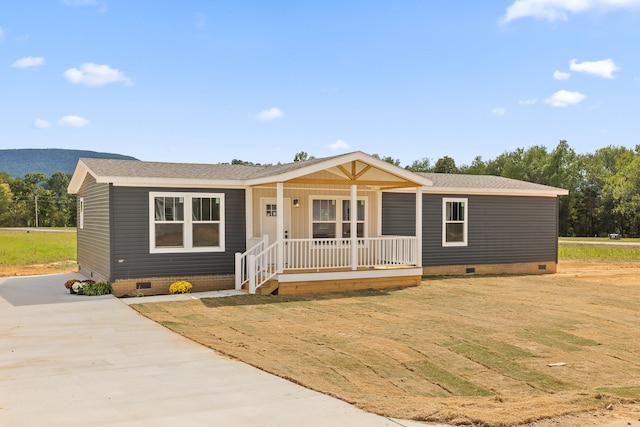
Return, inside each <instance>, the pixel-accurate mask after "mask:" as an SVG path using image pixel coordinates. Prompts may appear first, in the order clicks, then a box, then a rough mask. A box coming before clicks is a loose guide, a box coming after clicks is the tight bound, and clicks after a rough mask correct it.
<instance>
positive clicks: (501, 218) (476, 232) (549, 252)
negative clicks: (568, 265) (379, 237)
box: [382, 193, 558, 267]
mask: <svg viewBox="0 0 640 427" xmlns="http://www.w3.org/2000/svg"><path fill="white" fill-rule="evenodd" d="M444 197H455V198H467V199H468V245H467V246H454V247H443V246H442V199H443V198H444ZM422 203H423V220H422V221H423V235H422V262H423V266H425V267H427V266H444V265H473V264H509V263H527V262H538V261H550V260H555V261H556V262H557V244H558V243H557V242H558V235H557V226H558V207H557V206H558V202H557V198H555V197H535V196H488V195H466V196H465V195H459V194H456V195H445V194H424V195H423V198H422ZM413 206H415V196H414V195H413V194H402V193H385V194H383V206H382V231H383V234H394V235H415V226H414V225H413V222H414V220H413V218H415V216H414V212H415V210H414V209H413Z"/></svg>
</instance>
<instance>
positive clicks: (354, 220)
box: [351, 184, 358, 270]
mask: <svg viewBox="0 0 640 427" xmlns="http://www.w3.org/2000/svg"><path fill="white" fill-rule="evenodd" d="M357 269H358V186H357V185H356V184H351V270H357Z"/></svg>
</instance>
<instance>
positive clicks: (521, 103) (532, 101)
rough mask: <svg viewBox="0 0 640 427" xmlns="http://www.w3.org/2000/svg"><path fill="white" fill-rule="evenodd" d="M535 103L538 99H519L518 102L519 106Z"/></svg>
mask: <svg viewBox="0 0 640 427" xmlns="http://www.w3.org/2000/svg"><path fill="white" fill-rule="evenodd" d="M536 102H538V98H532V99H521V100H520V101H518V104H520V105H533V104H535V103H536Z"/></svg>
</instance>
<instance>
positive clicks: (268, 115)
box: [253, 107, 284, 122]
mask: <svg viewBox="0 0 640 427" xmlns="http://www.w3.org/2000/svg"><path fill="white" fill-rule="evenodd" d="M282 116H284V113H283V112H282V110H280V109H279V108H276V107H271V108H269V109H267V110H262V111H260V112H259V113H258V114H256V115H255V116H253V117H254V118H255V119H256V120H260V121H261V122H265V121H269V120H275V119H279V118H281V117H282Z"/></svg>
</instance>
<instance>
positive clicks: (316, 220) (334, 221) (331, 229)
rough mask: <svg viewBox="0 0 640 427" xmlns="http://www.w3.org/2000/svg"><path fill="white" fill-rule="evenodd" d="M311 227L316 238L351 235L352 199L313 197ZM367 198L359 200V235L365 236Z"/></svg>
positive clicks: (357, 213) (347, 236)
mask: <svg viewBox="0 0 640 427" xmlns="http://www.w3.org/2000/svg"><path fill="white" fill-rule="evenodd" d="M311 206H312V215H311V218H312V219H311V222H312V224H311V228H312V233H313V234H312V235H313V238H314V239H335V238H337V237H341V238H349V237H351V199H313V200H312V203H311ZM365 214H366V209H365V200H363V199H358V201H357V212H356V215H357V217H356V221H357V230H356V232H357V236H358V237H364V236H365V228H366V227H365V223H366V215H365Z"/></svg>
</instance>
